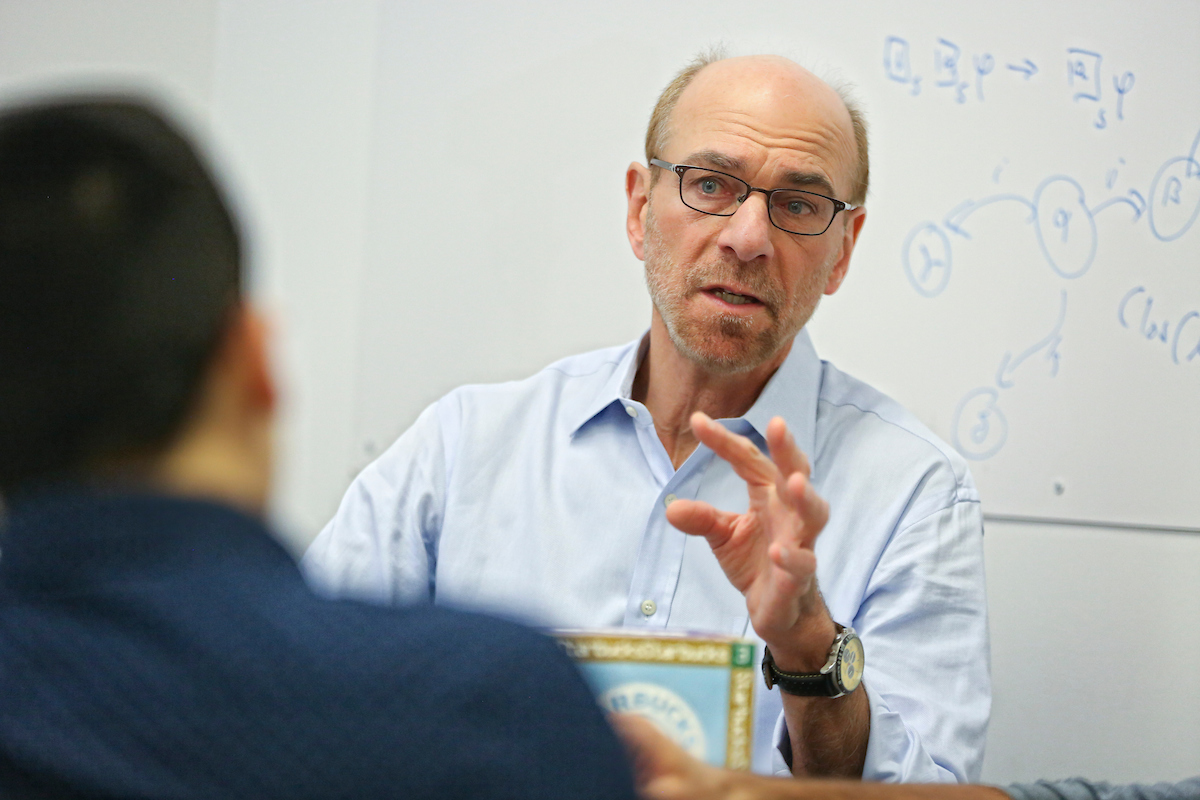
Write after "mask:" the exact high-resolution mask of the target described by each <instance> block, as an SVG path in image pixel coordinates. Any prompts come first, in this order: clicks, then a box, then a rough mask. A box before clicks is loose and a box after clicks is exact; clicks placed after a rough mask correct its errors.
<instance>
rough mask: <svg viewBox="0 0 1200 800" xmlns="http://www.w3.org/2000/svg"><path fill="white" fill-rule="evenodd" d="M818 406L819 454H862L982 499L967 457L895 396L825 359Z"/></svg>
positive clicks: (971, 498)
mask: <svg viewBox="0 0 1200 800" xmlns="http://www.w3.org/2000/svg"><path fill="white" fill-rule="evenodd" d="M821 366H822V374H821V390H820V395H819V398H818V405H817V426H816V440H817V449H818V452H823V451H824V452H828V453H830V454H834V455H836V456H838V457H839V458H853V457H854V456H857V455H862V456H863V457H864V458H867V459H869V460H870V461H872V462H874V463H876V464H880V463H886V464H890V465H891V466H892V467H893V468H894V469H900V470H903V471H905V472H910V473H913V474H914V479H917V478H919V479H921V480H925V481H929V480H931V479H933V480H935V481H940V482H942V483H946V484H948V485H947V487H946V488H947V489H949V490H950V491H952V492H953V493H954V494H955V495H956V499H959V500H967V501H978V493H977V490H976V488H975V483H974V479H973V478H972V477H971V472H970V470H969V468H968V466H967V462H966V460H965V459H964V458H963V457H962V456H961V455H960V454H959V453H958V452H957V451H955V450H954V448H953V447H951V446H950V445H949V444H947V443H946V442H945V441H943V440H942V438H941V437H939V436H938V435H937V434H936V433H934V432H933V431H931V430H930V429H929V427H928V426H926V425H925V423H923V422H921V421H920V420H919V419H917V417H916V416H915V415H914V414H913V413H912V412H910V411H909V410H908V409H906V408H905V407H904V406H902V405H901V404H900V403H898V402H896V401H895V400H894V399H892V398H891V397H889V396H888V395H886V394H885V393H883V392H881V391H880V390H878V389H876V388H875V387H873V386H871V385H870V384H868V383H866V382H865V381H862V380H859V379H858V378H855V377H854V376H852V375H849V374H847V373H846V372H843V371H842V370H840V369H838V368H837V367H835V366H834V365H833V364H831V363H829V362H827V361H824V362H822V365H821Z"/></svg>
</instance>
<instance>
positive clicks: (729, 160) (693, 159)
mask: <svg viewBox="0 0 1200 800" xmlns="http://www.w3.org/2000/svg"><path fill="white" fill-rule="evenodd" d="M682 163H684V164H695V165H696V166H698V167H700V166H703V167H712V168H713V169H719V170H727V171H729V172H733V171H735V170H740V169H741V168H742V167H743V166H745V162H744V161H742V160H741V159H740V158H734V157H733V156H727V155H725V154H724V153H718V152H717V151H716V150H699V151H697V152H695V153H692V154H691V155H690V156H688V157H687V158H686V159H684V161H683V162H682Z"/></svg>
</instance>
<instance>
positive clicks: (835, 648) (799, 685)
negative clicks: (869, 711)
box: [762, 622, 866, 697]
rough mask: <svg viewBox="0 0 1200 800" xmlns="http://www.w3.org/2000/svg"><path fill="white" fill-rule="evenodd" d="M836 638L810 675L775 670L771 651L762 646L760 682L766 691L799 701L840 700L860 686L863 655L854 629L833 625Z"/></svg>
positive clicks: (860, 642)
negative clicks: (820, 664) (776, 690)
mask: <svg viewBox="0 0 1200 800" xmlns="http://www.w3.org/2000/svg"><path fill="white" fill-rule="evenodd" d="M833 624H834V627H835V628H836V630H837V636H836V637H835V638H834V640H833V645H832V646H831V647H830V648H829V658H828V660H827V661H826V662H825V666H823V667H821V669H820V671H818V672H813V673H796V672H784V671H783V670H781V669H779V668H778V667H776V666H775V657H774V656H773V655H771V648H769V647H766V646H765V645H764V646H763V662H762V671H763V680H765V681H766V682H767V688H768V689H771V688H773V687H775V686H778V687H779V689H780V691H784V692H787V693H788V694H794V695H797V696H799V697H842V696H843V695H847V694H850V693H851V692H853V691H854V690H855V689H857V688H858V686H859V684H860V683H862V674H863V672H862V671H863V666H864V662H865V660H866V655H865V654H864V653H863V646H862V640H860V639H859V638H858V634H857V633H855V632H854V629H853V628H847V627H843V626H841V625H838V624H837V623H836V622H835V623H833Z"/></svg>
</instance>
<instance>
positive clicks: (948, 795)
mask: <svg viewBox="0 0 1200 800" xmlns="http://www.w3.org/2000/svg"><path fill="white" fill-rule="evenodd" d="M612 719H613V722H614V724H615V725H616V727H617V730H618V732H619V733H620V734H621V738H622V739H623V740H624V742H625V745H626V747H627V748H628V749H629V753H630V757H631V758H632V760H633V765H634V773H635V778H636V781H637V786H638V793H639V794H640V795H641V796H642V798H643V799H644V800H1197V798H1200V776H1198V777H1195V778H1188V779H1186V780H1183V781H1180V782H1179V783H1156V784H1126V785H1113V784H1111V783H1107V782H1103V781H1089V780H1086V779H1083V778H1068V779H1065V780H1053V781H1051V780H1042V781H1037V782H1036V783H1017V784H1011V785H1009V786H1006V787H1004V788H1000V787H998V786H985V785H977V784H976V785H972V784H957V785H946V784H918V783H909V784H899V785H897V784H885V783H873V782H868V781H838V780H823V779H822V780H802V781H795V780H781V779H779V778H769V777H764V776H760V775H751V774H749V773H745V772H734V771H732V770H726V769H719V768H717V767H713V766H709V765H708V764H705V763H702V762H700V761H697V760H696V759H694V758H692V757H691V756H690V755H688V754H687V753H686V752H684V751H683V750H682V749H681V748H680V747H679V746H678V745H676V744H675V743H674V742H673V741H671V740H670V739H668V738H667V737H666V736H664V735H663V734H662V733H661V732H660V731H659V730H658V728H656V727H655V725H654V723H652V722H650V721H649V720H647V719H644V718H642V717H638V716H635V715H633V714H619V715H615V716H614V717H613V718H612Z"/></svg>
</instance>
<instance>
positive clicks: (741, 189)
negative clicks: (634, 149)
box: [650, 158, 858, 236]
mask: <svg viewBox="0 0 1200 800" xmlns="http://www.w3.org/2000/svg"><path fill="white" fill-rule="evenodd" d="M650 164H651V165H652V166H655V167H662V168H663V169H669V170H671V171H672V172H674V173H675V174H676V175H678V176H679V199H680V200H682V201H683V204H684V205H685V206H687V207H688V208H690V209H693V210H695V211H699V212H701V213H703V214H712V215H713V216H716V217H732V216H733V214H734V212H736V211H737V210H738V208H740V207H741V205H742V203H744V202H745V201H746V198H747V197H749V196H750V193H751V192H762V193H763V194H765V195H766V196H767V217H768V218H769V219H770V220H771V224H772V225H774V226H775V227H776V228H779V229H780V230H781V231H787V232H788V233H795V234H798V235H800V236H820V235H821V234H822V233H824V232H825V231H827V230H829V226H830V225H832V224H833V218H834V217H836V216H837V213H838V212H839V211H853V210H854V209H856V208H858V206H855V205H851V204H850V203H843V202H842V201H841V200H834V199H833V198H832V197H826V196H825V195H823V194H815V193H813V192H805V191H801V190H799V189H759V188H758V187H756V186H751V185H750V184H748V183H746V182H745V181H744V180H742V179H741V178H735V177H734V176H732V175H729V174H727V173H725V172H717V171H716V170H715V169H706V168H704V167H693V166H690V165H688V164H671V163H669V162H667V161H663V160H662V159H659V158H652V159H650Z"/></svg>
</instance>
